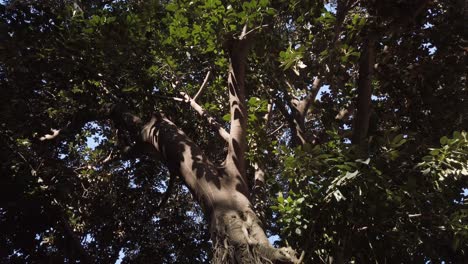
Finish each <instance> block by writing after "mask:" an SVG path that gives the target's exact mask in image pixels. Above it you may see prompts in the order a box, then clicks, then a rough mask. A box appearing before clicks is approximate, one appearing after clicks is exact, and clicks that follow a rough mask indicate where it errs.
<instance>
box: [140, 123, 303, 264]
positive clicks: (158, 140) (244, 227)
mask: <svg viewBox="0 0 468 264" xmlns="http://www.w3.org/2000/svg"><path fill="white" fill-rule="evenodd" d="M141 136H142V140H143V142H144V143H145V148H146V149H147V150H148V151H151V153H153V154H155V155H156V156H157V158H162V159H163V160H164V161H165V163H166V165H167V166H168V168H169V170H170V172H171V173H174V174H177V175H178V176H180V177H182V179H183V181H184V183H185V184H186V185H187V187H188V188H189V190H190V191H191V193H192V194H193V196H194V198H195V199H196V200H197V201H198V202H199V204H200V205H201V206H202V208H203V211H204V214H205V217H206V219H207V220H208V223H209V226H210V233H211V238H212V240H213V250H214V254H213V260H212V262H213V263H239V264H241V263H242V264H244V263H296V262H297V258H296V256H295V252H294V251H293V250H292V249H290V248H281V249H276V248H274V247H272V246H271V245H270V243H269V241H268V239H267V237H266V235H265V232H264V230H263V228H262V225H261V222H260V221H259V218H258V217H257V216H256V214H255V212H254V211H253V210H252V205H251V203H250V201H249V198H248V197H247V196H246V194H245V193H244V190H245V188H242V187H241V188H240V186H241V185H242V184H244V182H243V180H242V179H241V178H240V177H232V174H230V173H232V171H233V169H232V168H231V169H229V168H227V165H226V163H225V164H224V165H222V166H215V165H214V164H213V163H211V162H210V161H209V160H208V159H207V158H206V156H205V155H204V154H203V153H202V151H201V150H200V148H199V147H198V146H197V145H196V144H195V143H194V142H193V141H191V140H190V139H189V138H188V137H187V136H186V135H185V133H184V132H182V130H180V129H178V128H177V127H176V126H175V125H174V124H173V123H172V122H171V121H170V120H168V119H167V118H166V117H164V115H162V114H156V115H154V116H153V118H152V119H151V121H149V122H148V123H147V124H146V125H145V126H144V127H143V129H142V132H141Z"/></svg>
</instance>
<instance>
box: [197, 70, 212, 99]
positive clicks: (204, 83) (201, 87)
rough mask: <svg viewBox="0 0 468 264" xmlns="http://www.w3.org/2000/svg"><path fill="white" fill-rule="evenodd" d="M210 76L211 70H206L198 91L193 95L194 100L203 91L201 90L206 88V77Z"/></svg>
mask: <svg viewBox="0 0 468 264" xmlns="http://www.w3.org/2000/svg"><path fill="white" fill-rule="evenodd" d="M210 76H211V71H208V72H207V73H206V76H205V79H204V80H203V83H202V85H201V86H200V89H198V92H197V94H195V96H194V97H193V100H194V101H196V100H197V99H198V97H200V95H201V94H202V93H203V91H204V90H205V88H206V84H207V83H208V79H209V78H210Z"/></svg>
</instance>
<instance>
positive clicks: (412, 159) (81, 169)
mask: <svg viewBox="0 0 468 264" xmlns="http://www.w3.org/2000/svg"><path fill="white" fill-rule="evenodd" d="M421 3H422V4H421ZM463 5H464V3H463V1H461V0H456V1H354V0H348V1H345V0H339V1H268V0H259V1H256V0H253V1H231V0H228V1H220V0H209V1H200V0H194V1H185V0H176V1H158V0H151V1H132V0H127V1H103V0H93V1H59V0H56V1H55V0H54V1H2V2H1V4H0V21H1V24H0V29H1V30H2V32H6V34H1V35H0V101H1V103H0V159H1V165H0V234H2V239H1V241H0V262H6V263H78V262H79V259H85V258H90V259H92V260H93V261H94V262H96V263H115V262H116V260H117V259H119V258H120V259H121V260H122V263H147V262H149V261H154V260H160V261H161V263H206V262H208V261H209V258H210V255H211V251H210V246H211V245H210V242H209V234H208V230H207V226H206V219H204V216H203V213H202V210H201V209H200V208H199V207H198V205H197V204H196V203H195V202H194V201H192V198H191V195H190V193H189V192H188V191H187V190H186V189H185V188H184V187H181V183H180V182H177V184H176V187H175V188H174V189H173V190H172V193H171V195H170V198H169V200H168V202H167V204H166V205H165V206H163V207H160V206H159V205H160V202H161V201H163V200H164V197H165V191H166V189H168V186H169V185H170V184H169V182H168V171H167V169H166V168H165V167H164V166H163V164H161V163H160V162H159V161H155V160H154V159H152V158H149V157H138V159H135V157H132V156H124V155H123V154H122V153H120V151H119V150H118V149H117V148H116V146H117V145H118V144H119V142H120V141H122V140H127V141H130V142H131V141H132V140H133V139H132V138H131V136H132V135H125V134H122V133H121V132H116V127H115V126H114V124H112V123H111V122H109V121H108V120H93V121H91V122H87V123H86V124H85V125H84V126H83V127H79V128H77V129H76V131H74V132H73V133H72V134H70V135H68V137H67V138H66V139H64V140H55V141H54V140H51V141H41V140H40V138H41V137H42V136H43V135H45V134H47V133H50V129H51V128H52V129H60V128H64V127H67V126H70V124H71V123H73V121H74V120H76V119H78V118H80V117H82V116H86V115H87V114H88V113H89V112H92V111H95V110H97V109H100V108H102V107H103V106H107V105H111V104H112V105H113V104H123V105H125V106H126V107H127V108H128V109H129V110H131V111H132V112H133V113H135V114H137V115H139V116H141V117H142V118H143V119H148V117H149V116H150V115H151V114H152V113H154V112H155V111H161V112H164V113H165V114H166V115H167V116H168V117H169V118H171V120H173V121H174V122H175V123H176V124H177V125H178V126H179V127H180V128H182V129H183V130H184V131H185V132H186V133H187V135H188V136H189V137H191V138H192V139H193V140H194V141H195V142H196V143H197V144H198V145H200V146H202V148H203V151H204V152H205V153H206V155H207V156H209V158H210V159H211V160H213V161H217V162H218V161H221V159H222V158H223V157H224V154H225V151H226V149H225V146H224V143H223V141H222V140H221V139H219V138H218V137H217V136H216V133H215V132H213V130H212V129H211V127H210V125H209V124H207V122H205V120H204V119H203V118H199V117H198V116H196V113H194V111H192V110H191V109H190V106H188V104H186V103H183V102H178V101H174V100H172V99H171V98H173V97H178V96H180V93H181V92H184V93H187V94H189V95H194V94H196V93H197V91H198V90H199V88H200V85H201V83H202V82H203V79H204V77H205V76H206V74H207V72H211V78H210V79H209V81H208V84H207V87H206V89H205V91H204V92H203V94H202V95H201V97H200V98H198V99H197V102H198V103H199V104H200V105H201V106H202V107H203V108H204V109H205V110H206V111H207V113H208V114H210V115H212V116H214V117H215V119H217V120H218V121H219V122H220V123H221V125H222V126H223V127H224V128H226V129H228V125H227V123H226V122H223V120H224V121H228V120H229V119H230V115H229V114H228V113H229V110H228V109H229V102H228V98H227V89H226V87H227V81H226V73H227V71H228V66H229V56H228V55H229V54H228V49H227V47H226V46H225V45H226V40H227V39H230V38H233V37H239V35H240V34H241V32H242V30H243V28H244V26H246V29H247V32H246V33H248V34H251V35H254V40H253V41H252V43H251V49H250V52H249V56H248V60H247V61H246V64H247V66H248V67H247V73H246V80H245V81H246V87H247V90H248V91H247V93H248V94H247V97H248V98H247V100H246V102H247V108H248V109H247V111H248V135H247V139H248V147H249V149H248V153H247V155H246V156H247V160H248V162H249V164H250V165H249V168H248V172H249V174H250V175H251V176H252V177H251V180H252V182H254V180H253V175H254V173H255V169H254V168H255V165H260V166H261V167H262V168H263V169H264V170H265V172H266V175H267V180H266V184H265V187H266V188H265V189H266V190H267V193H266V195H267V196H269V197H267V198H265V199H264V200H263V202H264V203H265V204H268V205H271V208H265V207H264V206H263V207H259V208H263V209H264V210H265V212H263V213H264V216H265V217H264V219H263V220H264V221H265V223H264V224H265V226H266V227H267V228H268V230H267V231H268V232H269V233H270V234H277V235H279V236H280V238H279V241H278V243H280V244H284V243H286V242H287V243H289V244H290V245H292V246H294V248H296V249H299V250H304V251H305V252H306V253H307V254H306V257H305V259H304V261H305V262H306V263H322V262H329V261H334V262H337V263H343V262H350V263H351V262H354V263H361V262H364V263H365V262H370V261H375V262H382V263H383V262H387V263H393V262H396V263H419V262H426V261H430V262H442V261H444V262H446V263H460V262H462V259H464V258H466V254H467V252H466V248H468V230H467V220H468V219H467V210H466V188H467V185H466V177H467V170H468V168H467V155H468V149H467V146H468V142H467V134H466V131H462V130H466V124H467V117H468V112H467V110H466V102H467V100H468V93H467V89H466V66H465V62H466V42H464V41H465V40H464V39H463V37H462V32H464V29H465V23H464V14H463V10H464V7H463ZM371 35H372V37H373V38H375V39H376V42H375V43H376V44H375V57H376V60H375V63H374V65H373V69H374V72H373V74H372V75H371V76H369V77H368V78H369V79H370V80H371V86H372V98H371V99H370V101H371V103H370V104H371V111H370V113H368V119H369V128H368V133H367V137H366V141H365V142H364V143H363V144H352V142H351V141H350V140H351V137H352V134H353V129H354V128H355V124H354V121H355V118H356V116H357V113H356V111H355V110H354V109H355V108H356V101H357V97H358V96H359V92H358V90H359V89H358V88H359V87H358V80H359V76H360V74H361V72H360V61H361V58H362V57H363V54H364V53H365V51H366V50H365V45H364V43H365V41H366V40H367V39H368V38H369V36H371ZM316 78H318V79H320V80H321V85H320V87H318V88H321V89H320V92H318V96H317V98H316V99H315V100H314V101H313V102H312V103H311V105H310V110H309V112H308V113H307V115H306V116H305V120H306V122H305V134H306V138H307V141H308V143H306V144H304V145H301V146H297V144H296V145H295V141H294V140H293V138H294V132H293V129H292V127H293V126H294V122H293V121H294V120H292V119H291V116H293V115H294V114H295V112H294V111H293V110H294V106H295V105H294V103H295V102H297V101H298V100H302V99H305V98H307V97H308V95H309V94H311V93H313V84H314V79H316ZM293 99H295V100H296V101H295V100H293ZM342 113H344V114H342ZM288 116H289V118H288ZM454 131H459V132H454ZM116 155H117V156H118V157H119V159H116V160H112V161H111V162H109V163H103V161H104V160H106V159H107V157H109V156H116Z"/></svg>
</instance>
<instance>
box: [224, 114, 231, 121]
mask: <svg viewBox="0 0 468 264" xmlns="http://www.w3.org/2000/svg"><path fill="white" fill-rule="evenodd" d="M223 120H224V121H230V120H231V114H225V115H223Z"/></svg>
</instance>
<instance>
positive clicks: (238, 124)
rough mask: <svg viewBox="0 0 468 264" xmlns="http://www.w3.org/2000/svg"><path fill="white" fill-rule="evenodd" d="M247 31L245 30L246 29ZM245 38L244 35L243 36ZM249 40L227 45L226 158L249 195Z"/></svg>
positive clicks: (232, 42)
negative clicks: (228, 127)
mask: <svg viewBox="0 0 468 264" xmlns="http://www.w3.org/2000/svg"><path fill="white" fill-rule="evenodd" d="M244 31H245V28H244ZM242 36H244V34H243V35H242ZM248 46H249V40H248V39H245V38H244V39H231V40H230V41H228V43H227V49H228V52H229V57H230V64H229V75H228V88H229V106H230V114H231V127H230V131H229V134H230V141H229V147H228V154H227V157H226V162H225V165H226V170H227V173H228V175H230V176H231V177H240V178H241V179H242V180H243V184H241V188H242V189H243V192H244V193H246V194H248V184H247V177H246V164H245V152H246V148H247V144H246V131H247V108H246V102H245V64H246V57H247V52H248Z"/></svg>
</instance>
